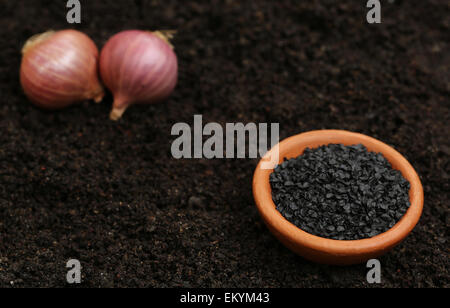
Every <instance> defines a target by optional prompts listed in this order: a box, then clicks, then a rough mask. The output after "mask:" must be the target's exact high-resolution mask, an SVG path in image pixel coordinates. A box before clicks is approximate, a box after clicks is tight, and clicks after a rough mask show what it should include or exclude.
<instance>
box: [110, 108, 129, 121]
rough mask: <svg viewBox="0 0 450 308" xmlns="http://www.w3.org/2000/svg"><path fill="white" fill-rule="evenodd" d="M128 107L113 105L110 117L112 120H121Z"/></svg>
mask: <svg viewBox="0 0 450 308" xmlns="http://www.w3.org/2000/svg"><path fill="white" fill-rule="evenodd" d="M127 108H128V106H124V107H113V110H112V111H111V114H110V115H109V118H110V119H111V120H112V121H119V120H120V119H121V118H122V116H123V114H124V113H125V111H127Z"/></svg>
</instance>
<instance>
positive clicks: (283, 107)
mask: <svg viewBox="0 0 450 308" xmlns="http://www.w3.org/2000/svg"><path fill="white" fill-rule="evenodd" d="M81 3H82V24H81V25H78V26H75V27H74V28H76V29H79V30H82V31H85V32H86V33H87V34H88V35H90V36H91V37H92V38H93V39H94V40H95V42H96V43H97V44H98V46H99V47H101V46H103V45H104V43H105V42H106V40H107V39H108V38H109V37H110V36H112V35H113V34H115V33H117V32H119V31H121V30H124V29H133V28H139V29H149V30H156V29H175V30H177V31H178V34H177V36H176V38H175V40H174V41H173V44H174V45H175V47H176V52H177V54H178V56H179V62H180V63H179V64H180V80H179V85H178V87H177V89H176V91H175V93H174V94H173V96H172V97H171V98H170V99H169V100H168V101H166V102H165V103H162V104H158V105H153V106H143V107H133V108H131V109H130V110H129V111H128V112H127V113H126V114H125V116H124V118H123V120H121V121H120V122H118V123H115V122H112V121H110V120H109V119H108V115H109V111H110V108H111V102H112V99H111V95H108V97H107V98H106V99H105V101H104V102H103V103H102V104H100V105H95V104H93V103H91V102H84V103H82V104H80V105H77V106H74V107H71V108H69V109H66V110H63V111H60V112H45V111H41V110H39V109H37V108H35V107H33V106H32V105H31V104H30V103H29V102H28V100H27V99H26V97H25V96H24V95H23V93H22V91H21V87H20V83H19V74H18V73H19V66H20V59H21V55H20V50H21V47H22V45H23V44H24V43H25V41H26V40H27V39H28V38H29V37H30V36H32V35H34V34H36V33H39V32H44V31H46V30H48V29H64V28H68V27H69V25H68V24H67V22H66V13H67V9H66V7H65V1H47V0H39V1H2V4H1V8H0V40H1V49H0V94H1V96H0V98H1V102H0V286H1V287H8V286H14V287H60V286H66V285H67V284H66V281H65V279H66V272H67V269H66V268H65V265H66V262H67V261H68V260H69V259H72V258H75V259H79V260H80V261H81V263H82V266H83V270H82V273H83V284H82V286H88V287H90V286H92V287H113V286H114V287H147V286H152V287H331V286H346V287H367V286H369V285H368V284H367V283H366V272H367V269H366V267H365V265H364V264H363V265H356V266H350V267H333V266H323V265H317V264H313V263H310V262H308V261H306V260H304V259H302V258H301V257H298V256H296V255H294V254H293V253H291V252H290V251H289V250H288V249H286V248H284V247H283V246H282V245H281V244H280V243H279V242H278V241H277V240H276V239H275V238H274V237H273V236H272V235H271V234H270V233H269V232H268V230H267V229H266V227H265V226H264V225H263V223H262V220H261V219H260V217H259V216H258V213H257V210H256V207H255V205H254V202H253V197H252V191H251V182H252V175H253V171H254V169H255V167H256V164H257V160H250V159H247V160H237V159H236V160H175V159H173V158H172V156H171V152H170V148H171V143H172V141H173V140H174V139H175V137H173V136H171V135H170V133H171V128H172V126H173V125H174V124H176V123H178V122H186V123H190V124H192V123H193V116H194V115H195V114H202V115H203V121H204V123H207V122H218V123H220V124H222V125H224V124H225V123H227V122H243V123H249V122H255V123H280V129H281V136H280V138H285V137H288V136H291V135H294V134H298V133H301V132H305V131H309V130H316V129H324V128H333V129H346V130H351V131H356V132H361V133H364V134H368V135H370V136H373V137H375V138H379V139H380V140H383V141H384V142H386V143H389V144H391V145H393V146H394V147H395V148H396V149H397V150H398V151H400V152H401V153H402V154H404V155H405V156H406V157H407V158H408V159H409V161H410V162H411V163H412V165H413V166H414V167H415V168H416V170H417V172H418V173H419V174H420V176H421V179H422V181H423V185H424V189H425V207H424V213H423V217H422V219H421V221H420V222H419V224H418V226H417V227H416V228H415V229H414V231H413V233H412V234H411V235H410V236H409V237H408V238H407V239H406V240H405V241H404V242H403V243H402V244H401V245H399V246H398V247H397V248H396V249H394V250H393V251H392V252H390V253H388V254H387V255H385V256H384V257H382V258H381V259H380V261H381V263H382V285H381V286H383V287H412V286H414V287H439V286H441V287H442V286H444V287H448V286H449V282H450V279H449V270H448V269H449V267H450V264H449V250H448V247H449V244H448V240H449V236H448V235H449V234H448V231H449V230H448V229H449V228H448V226H449V225H450V224H449V215H448V214H449V199H450V198H449V191H450V189H449V188H450V187H449V177H450V174H449V172H450V165H449V156H450V142H449V132H450V127H449V121H450V102H449V91H450V80H449V76H450V72H449V65H450V52H449V40H448V39H449V36H448V35H449V33H450V29H449V27H450V20H449V16H450V8H449V3H448V1H444V0H430V1H406V0H403V1H401V0H395V1H394V0H392V1H382V14H383V15H382V24H376V25H369V24H368V23H367V22H366V13H367V9H366V7H365V1H349V0H348V1H332V0H327V1H325V0H322V1H319V0H316V1H298V0H282V1H272V0H264V1H263V0H248V1H238V0H221V1H219V0H211V1H176V0H164V1H162V0H148V1H147V0H136V1H124V0H122V1H112V0H111V1H81Z"/></svg>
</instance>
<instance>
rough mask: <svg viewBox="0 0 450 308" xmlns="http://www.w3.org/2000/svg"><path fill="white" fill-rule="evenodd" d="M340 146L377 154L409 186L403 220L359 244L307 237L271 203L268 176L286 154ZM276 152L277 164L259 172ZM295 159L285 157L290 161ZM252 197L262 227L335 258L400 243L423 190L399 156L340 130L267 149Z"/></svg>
mask: <svg viewBox="0 0 450 308" xmlns="http://www.w3.org/2000/svg"><path fill="white" fill-rule="evenodd" d="M332 143H338V144H339V143H342V144H344V145H353V144H363V145H365V146H366V147H367V148H368V150H369V151H373V152H381V153H382V154H383V155H384V156H385V157H386V159H388V161H389V162H390V163H391V165H392V167H393V168H394V169H397V170H399V171H400V172H401V173H402V174H403V176H404V177H405V178H406V179H407V180H408V181H409V182H410V184H411V188H410V192H409V196H410V202H411V206H410V208H409V209H408V211H407V212H406V214H405V215H404V216H403V218H402V219H401V220H400V221H399V222H398V223H397V224H396V225H394V226H393V227H392V228H391V229H389V230H388V231H386V232H384V233H381V234H379V235H377V236H375V237H372V238H367V239H360V240H333V239H328V238H324V237H319V236H315V235H312V234H310V233H307V232H305V231H303V230H301V229H300V228H298V227H297V226H295V225H294V224H292V223H290V222H289V221H288V220H287V219H285V218H284V217H283V216H282V215H281V214H280V213H279V212H278V211H277V210H276V205H275V203H274V202H273V200H272V189H271V186H270V182H269V177H270V174H271V173H272V172H273V168H275V167H276V166H277V165H278V164H279V163H281V162H282V161H283V160H284V158H285V157H286V156H285V155H286V152H287V151H289V150H291V151H292V149H294V148H295V147H303V149H302V150H301V151H297V153H298V154H297V156H298V155H300V154H301V153H303V151H304V149H306V148H307V147H312V148H316V147H318V146H320V145H327V144H332ZM278 149H279V154H280V155H279V161H278V162H276V163H271V164H272V166H273V168H272V169H262V168H261V164H262V163H263V162H264V161H266V162H267V161H270V159H269V158H270V157H271V155H272V154H273V153H274V151H276V150H278ZM297 156H295V155H294V156H292V155H291V156H287V158H293V157H297ZM253 194H254V199H255V202H256V205H257V208H258V211H259V213H260V215H261V216H262V218H263V219H264V221H265V222H266V224H269V225H270V227H272V228H273V229H274V230H276V232H277V233H279V234H280V235H281V236H282V237H284V238H285V239H287V240H289V242H292V243H295V245H297V246H299V245H300V246H303V247H308V248H310V249H312V250H316V251H320V252H325V253H328V254H333V255H336V256H339V255H347V256H348V255H360V254H370V253H371V252H376V251H381V250H384V249H385V248H386V247H393V246H395V245H396V244H398V243H399V242H401V241H402V240H403V239H404V238H405V237H406V236H407V235H408V234H409V233H410V232H411V231H412V229H413V228H414V227H415V226H416V224H417V222H418V221H419V219H420V216H421V215H422V211H423V199H424V197H423V187H422V183H421V181H420V178H419V176H418V175H417V173H416V171H415V170H414V168H413V167H412V166H411V164H410V163H409V162H408V161H407V160H406V158H404V157H403V156H402V155H401V154H400V153H399V152H397V151H396V150H395V149H393V148H392V147H390V146H389V145H387V144H385V143H383V142H381V141H379V140H377V139H375V138H372V137H369V136H366V135H363V134H359V133H354V132H349V131H344V130H319V131H311V132H306V133H302V134H299V135H296V136H293V137H290V138H287V139H284V140H283V141H281V142H280V143H279V144H277V145H276V146H275V147H274V148H273V149H271V150H270V151H269V152H268V153H267V154H266V155H265V156H264V157H263V158H262V160H261V161H260V163H259V164H258V166H257V168H256V171H255V174H254V177H253Z"/></svg>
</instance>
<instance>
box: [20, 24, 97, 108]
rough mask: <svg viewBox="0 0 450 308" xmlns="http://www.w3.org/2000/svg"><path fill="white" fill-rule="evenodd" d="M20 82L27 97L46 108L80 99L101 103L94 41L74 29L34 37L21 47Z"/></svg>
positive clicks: (67, 104) (64, 105)
mask: <svg viewBox="0 0 450 308" xmlns="http://www.w3.org/2000/svg"><path fill="white" fill-rule="evenodd" d="M22 54H23V57H22V64H21V68H20V82H21V84H22V88H23V90H24V92H25V94H26V95H27V96H28V98H29V99H30V100H31V101H32V102H33V103H35V104H36V105H37V106H39V107H42V108H45V109H61V108H64V107H67V106H69V105H72V104H74V103H76V102H80V101H83V100H90V99H93V100H95V101H96V102H100V101H101V100H102V99H103V96H104V90H103V87H102V85H101V84H100V81H99V78H98V58H99V52H98V49H97V46H96V45H95V43H94V42H93V41H92V40H91V39H90V38H89V37H88V36H87V35H86V34H84V33H81V32H79V31H75V30H63V31H58V32H54V31H49V32H45V33H43V34H39V35H36V36H33V37H32V38H31V39H29V40H28V42H27V43H26V44H25V46H24V47H23V49H22Z"/></svg>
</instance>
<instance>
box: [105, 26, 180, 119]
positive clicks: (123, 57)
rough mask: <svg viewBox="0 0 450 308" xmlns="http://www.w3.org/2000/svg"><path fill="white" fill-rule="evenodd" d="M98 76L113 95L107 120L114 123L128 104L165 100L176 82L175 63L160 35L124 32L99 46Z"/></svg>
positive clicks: (131, 31) (170, 49) (132, 31)
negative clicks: (109, 117) (100, 47)
mask: <svg viewBox="0 0 450 308" xmlns="http://www.w3.org/2000/svg"><path fill="white" fill-rule="evenodd" d="M100 75H101V77H102V80H103V83H104V84H105V85H106V87H107V88H109V89H110V90H111V92H112V93H113V95H114V104H113V110H112V112H111V119H112V120H118V119H120V118H121V117H122V115H123V113H124V112H125V110H126V109H127V108H128V107H129V106H130V105H132V104H151V103H157V102H160V101H162V100H164V99H165V98H167V97H168V96H169V95H170V94H171V93H172V92H173V90H174V89H175V87H176V84H177V81H178V60H177V56H176V54H175V52H174V51H173V47H172V46H171V45H170V43H169V42H168V41H166V40H164V38H162V36H161V35H160V34H158V33H154V32H149V31H140V30H128V31H123V32H120V33H118V34H116V35H115V36H113V37H112V38H111V39H110V40H109V41H108V42H107V43H106V45H105V46H104V47H103V49H102V52H101V55H100Z"/></svg>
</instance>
